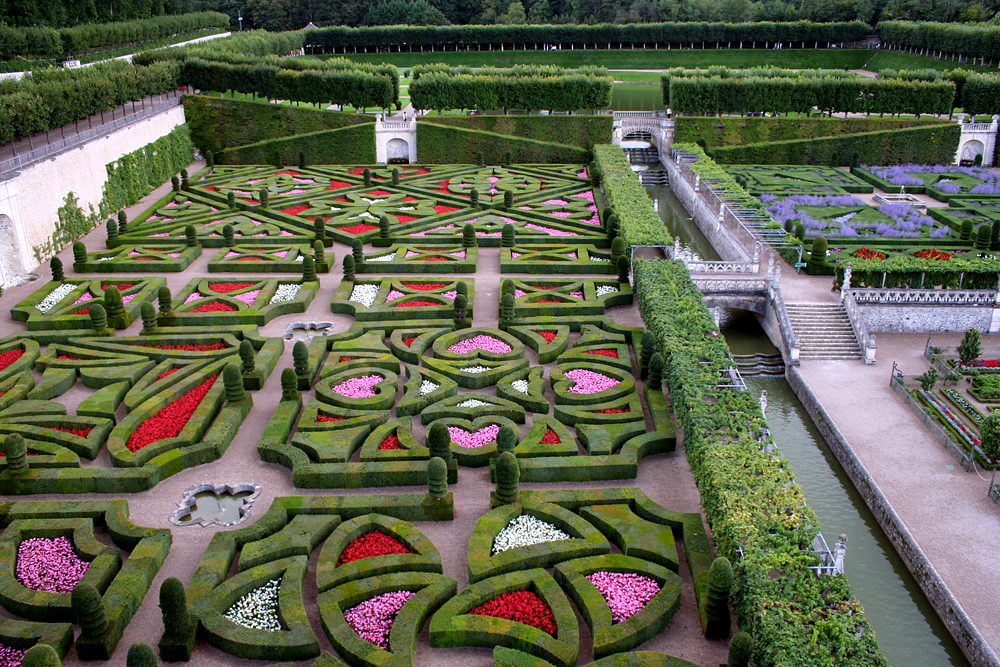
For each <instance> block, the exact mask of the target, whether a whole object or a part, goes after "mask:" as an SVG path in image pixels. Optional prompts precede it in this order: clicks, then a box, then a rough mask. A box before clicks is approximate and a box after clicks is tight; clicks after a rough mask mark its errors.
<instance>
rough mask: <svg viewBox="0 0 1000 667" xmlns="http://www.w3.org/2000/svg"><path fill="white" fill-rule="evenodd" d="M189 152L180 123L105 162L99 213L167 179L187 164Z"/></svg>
mask: <svg viewBox="0 0 1000 667" xmlns="http://www.w3.org/2000/svg"><path fill="white" fill-rule="evenodd" d="M193 152H194V151H193V147H192V145H191V132H190V130H189V128H188V125H187V124H184V125H178V126H177V127H175V128H174V129H173V130H172V131H171V132H170V134H166V135H164V136H162V137H160V138H159V139H157V140H156V141H154V142H152V143H150V144H146V145H145V146H143V147H142V148H140V149H139V150H137V151H133V152H132V153H128V154H127V155H123V156H121V157H120V158H118V159H117V160H115V161H114V162H112V163H110V164H108V165H107V167H106V168H107V170H108V180H107V181H106V182H105V183H104V197H103V198H102V199H101V216H102V217H103V216H106V215H111V214H112V213H114V212H115V211H120V210H121V209H123V208H125V207H126V206H131V205H132V204H134V203H136V202H137V201H139V199H141V198H142V197H144V196H146V195H148V194H149V193H150V192H152V191H153V190H155V189H156V188H158V187H159V186H160V185H162V184H163V183H165V182H166V181H168V180H170V177H171V176H173V175H174V174H176V173H178V172H180V170H181V169H184V168H185V167H187V166H188V165H189V164H191V159H192V155H193Z"/></svg>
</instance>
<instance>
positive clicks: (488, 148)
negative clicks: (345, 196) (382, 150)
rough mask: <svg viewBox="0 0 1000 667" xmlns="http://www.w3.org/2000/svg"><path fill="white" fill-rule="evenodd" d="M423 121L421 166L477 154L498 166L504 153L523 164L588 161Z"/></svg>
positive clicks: (564, 148)
mask: <svg viewBox="0 0 1000 667" xmlns="http://www.w3.org/2000/svg"><path fill="white" fill-rule="evenodd" d="M425 121H426V119H421V121H420V122H419V123H418V125H417V159H419V160H420V162H421V164H452V163H463V162H464V163H468V162H475V160H476V153H478V152H482V154H483V156H484V157H485V159H486V163H487V164H500V161H501V160H502V159H503V155H504V153H505V152H507V151H510V152H511V153H513V154H514V161H515V162H522V163H559V162H563V163H575V164H581V163H585V162H589V161H590V151H588V150H585V149H583V148H580V147H578V146H571V145H569V144H560V143H554V142H548V141H536V140H534V139H523V138H519V137H512V136H507V135H503V134H497V133H495V132H482V131H477V130H467V129H465V128H461V127H448V126H446V125H439V124H437V123H428V122H425ZM373 141H374V140H373ZM373 145H374V143H373Z"/></svg>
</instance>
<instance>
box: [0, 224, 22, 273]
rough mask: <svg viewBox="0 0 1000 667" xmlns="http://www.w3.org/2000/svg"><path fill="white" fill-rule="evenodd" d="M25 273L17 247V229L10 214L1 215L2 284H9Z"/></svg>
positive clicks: (0, 257) (0, 254)
mask: <svg viewBox="0 0 1000 667" xmlns="http://www.w3.org/2000/svg"><path fill="white" fill-rule="evenodd" d="M23 274H24V266H22V265H21V253H20V252H18V247H17V229H15V228H14V221H13V220H11V219H10V217H9V216H6V215H0V285H8V284H11V282H12V281H13V280H14V279H15V278H16V277H17V276H20V275H23Z"/></svg>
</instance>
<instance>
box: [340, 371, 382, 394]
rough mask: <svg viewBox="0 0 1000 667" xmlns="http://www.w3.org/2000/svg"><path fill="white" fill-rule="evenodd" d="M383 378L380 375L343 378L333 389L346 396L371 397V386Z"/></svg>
mask: <svg viewBox="0 0 1000 667" xmlns="http://www.w3.org/2000/svg"><path fill="white" fill-rule="evenodd" d="M383 380H385V378H384V377H382V376H381V375H365V376H364V377H359V378H351V379H350V380H345V381H343V382H341V383H340V384H338V385H337V386H336V387H334V388H333V391H335V392H336V393H338V394H340V395H341V396H346V397H348V398H373V397H374V396H375V392H374V391H372V387H374V386H375V385H377V384H378V383H379V382H382V381H383Z"/></svg>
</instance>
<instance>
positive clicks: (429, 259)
mask: <svg viewBox="0 0 1000 667" xmlns="http://www.w3.org/2000/svg"><path fill="white" fill-rule="evenodd" d="M420 261H421V262H447V261H448V258H447V257H421V258H420Z"/></svg>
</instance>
